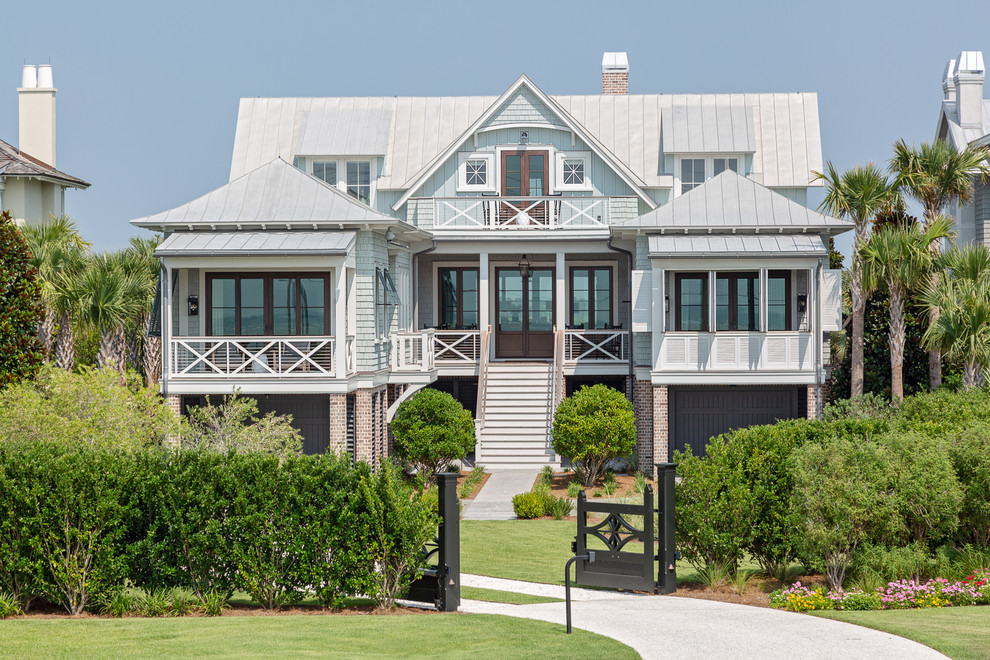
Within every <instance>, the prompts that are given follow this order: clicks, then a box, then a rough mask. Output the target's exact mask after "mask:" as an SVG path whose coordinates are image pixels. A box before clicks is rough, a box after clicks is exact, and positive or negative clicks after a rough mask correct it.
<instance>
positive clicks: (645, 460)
mask: <svg viewBox="0 0 990 660" xmlns="http://www.w3.org/2000/svg"><path fill="white" fill-rule="evenodd" d="M632 392H633V410H634V411H635V413H636V458H637V459H638V461H639V469H640V470H642V471H643V472H644V473H646V474H650V473H651V472H652V471H653V463H654V460H653V384H652V383H650V381H648V380H638V379H635V378H634V379H632Z"/></svg>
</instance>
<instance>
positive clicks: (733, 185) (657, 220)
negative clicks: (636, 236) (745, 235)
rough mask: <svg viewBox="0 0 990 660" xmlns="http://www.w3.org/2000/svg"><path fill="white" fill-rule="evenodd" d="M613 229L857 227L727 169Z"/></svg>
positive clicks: (843, 229) (839, 228)
mask: <svg viewBox="0 0 990 660" xmlns="http://www.w3.org/2000/svg"><path fill="white" fill-rule="evenodd" d="M612 226H613V228H615V229H622V228H636V227H656V228H658V229H662V228H665V227H667V228H670V227H681V228H699V229H704V228H711V227H724V228H731V227H738V228H758V227H774V228H778V227H780V228H786V227H794V228H802V227H828V228H834V229H838V230H839V231H846V230H849V229H852V228H853V225H852V223H851V222H849V221H847V220H839V219H837V218H832V217H829V216H827V215H822V214H821V213H818V212H817V211H813V210H811V209H809V208H808V207H806V206H803V205H802V204H798V203H797V202H795V201H792V200H790V199H788V198H786V197H784V196H783V195H781V194H780V193H777V192H774V191H773V190H770V189H769V188H766V187H764V186H761V185H760V184H758V183H756V182H755V181H753V180H752V179H749V178H746V177H744V176H741V175H739V174H736V173H735V172H733V171H732V170H725V171H724V172H722V173H721V174H719V175H718V176H716V177H714V178H712V179H709V180H708V181H706V182H705V183H703V184H702V185H700V186H698V187H697V188H694V189H692V190H689V191H688V192H686V193H684V194H683V195H680V196H679V197H675V198H674V199H673V200H672V201H671V202H669V203H667V204H664V205H663V206H660V207H658V208H656V209H654V210H652V211H650V212H648V213H644V214H643V215H641V216H639V217H638V218H633V219H631V220H626V221H624V222H617V223H614V224H613V225H612Z"/></svg>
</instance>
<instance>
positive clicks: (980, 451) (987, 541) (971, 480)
mask: <svg viewBox="0 0 990 660" xmlns="http://www.w3.org/2000/svg"><path fill="white" fill-rule="evenodd" d="M945 443H946V444H947V445H948V448H949V455H950V456H951V458H952V466H953V469H954V470H955V474H956V477H957V478H958V480H959V486H960V489H961V491H962V503H961V506H960V510H959V526H958V528H957V531H956V538H957V540H958V541H959V542H960V543H961V544H963V545H965V544H967V543H972V544H974V545H976V546H978V547H981V548H986V549H990V423H987V422H976V423H974V424H973V425H972V426H969V427H967V428H965V429H963V430H960V431H958V432H957V433H954V434H952V435H949V436H948V437H947V438H946V439H945Z"/></svg>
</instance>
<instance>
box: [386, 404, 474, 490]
mask: <svg viewBox="0 0 990 660" xmlns="http://www.w3.org/2000/svg"><path fill="white" fill-rule="evenodd" d="M390 428H391V429H392V433H393V434H394V435H395V453H396V454H397V455H398V456H399V458H401V459H403V460H404V461H407V462H409V463H411V464H412V465H413V466H414V467H415V468H416V469H417V470H419V471H420V472H421V473H423V475H424V477H425V479H426V480H427V481H430V480H432V479H433V475H435V474H436V473H438V472H441V471H442V470H444V469H446V468H447V466H448V465H450V464H451V463H452V462H454V461H458V460H461V459H462V458H464V457H465V456H467V454H468V452H470V451H472V450H473V449H474V445H475V436H474V419H473V418H472V417H471V413H470V412H468V411H467V410H465V409H464V406H462V405H461V404H460V402H458V401H457V399H455V398H454V397H452V396H451V395H449V394H447V393H446V392H441V391H440V390H435V389H433V388H426V389H424V390H421V391H419V392H417V393H416V394H414V395H413V396H412V397H411V398H409V399H407V400H406V401H403V402H402V405H400V406H399V409H398V410H397V411H396V413H395V418H394V419H393V420H392V423H391V424H390Z"/></svg>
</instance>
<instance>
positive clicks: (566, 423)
mask: <svg viewBox="0 0 990 660" xmlns="http://www.w3.org/2000/svg"><path fill="white" fill-rule="evenodd" d="M635 446H636V417H635V415H634V414H633V406H632V403H631V402H630V401H629V399H627V398H626V397H625V396H624V395H623V394H622V393H621V392H619V391H618V390H614V389H612V388H611V387H606V386H605V385H601V384H599V385H592V386H591V387H588V386H585V387H582V388H581V389H579V390H578V391H577V392H575V393H574V394H573V395H571V396H569V397H567V398H566V399H564V400H563V401H561V402H560V405H559V406H558V407H557V412H556V414H555V415H554V416H553V450H554V451H555V452H557V453H558V454H560V455H561V456H565V457H567V458H568V459H570V461H571V462H572V463H573V464H574V465H575V467H576V471H577V473H578V476H579V477H580V478H581V482H582V483H583V484H584V485H585V486H587V487H591V486H593V485H594V483H595V481H596V480H597V479H598V477H599V476H601V474H602V473H603V472H604V471H605V466H606V465H608V463H609V461H611V460H613V459H615V458H618V457H620V456H626V455H628V454H631V453H632V451H633V449H634V448H635Z"/></svg>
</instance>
